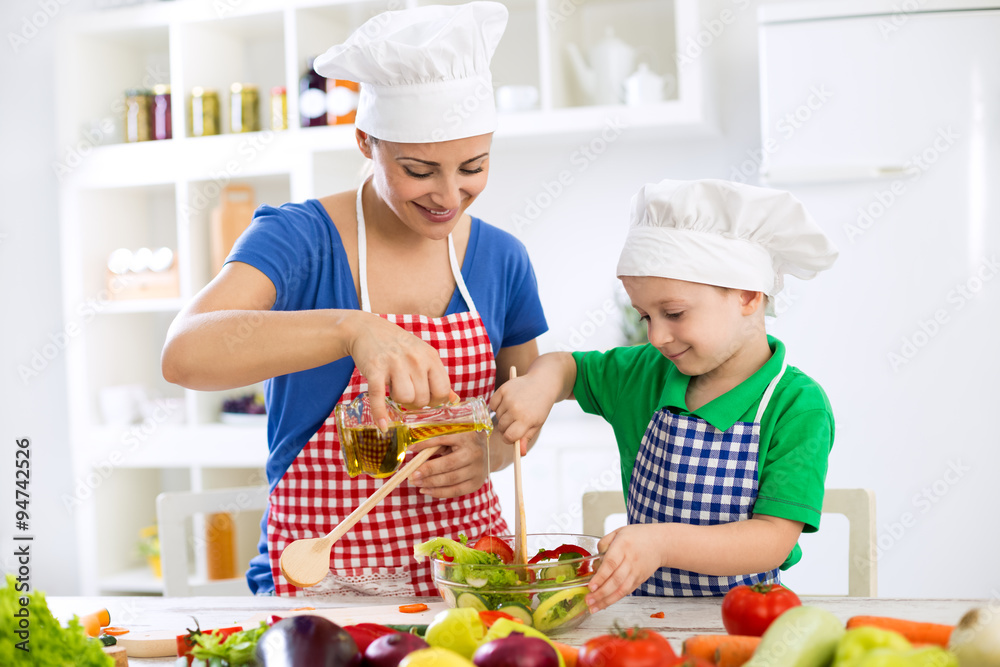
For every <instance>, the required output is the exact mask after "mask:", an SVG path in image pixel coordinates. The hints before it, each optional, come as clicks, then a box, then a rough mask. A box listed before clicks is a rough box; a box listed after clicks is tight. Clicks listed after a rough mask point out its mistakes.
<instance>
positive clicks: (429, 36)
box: [313, 2, 507, 143]
mask: <svg viewBox="0 0 1000 667" xmlns="http://www.w3.org/2000/svg"><path fill="white" fill-rule="evenodd" d="M506 27H507V8H506V7H504V6H503V5H502V4H500V3H499V2H470V3H468V4H464V5H458V6H451V7H447V6H440V5H427V6H424V7H417V8H414V9H404V10H400V11H392V12H384V13H382V14H379V15H377V16H375V17H373V18H371V19H369V20H368V21H366V22H365V23H364V24H363V25H362V26H361V27H360V28H358V29H357V30H355V31H354V33H353V34H352V35H351V36H350V37H348V38H347V41H346V42H344V43H343V44H338V45H337V46H334V47H331V48H330V49H329V50H328V51H327V52H326V53H324V54H323V55H321V56H319V57H318V58H316V60H315V61H314V62H313V68H314V69H315V70H316V72H317V73H319V74H321V75H323V76H325V77H327V78H328V79H347V80H349V81H356V82H358V83H360V84H361V94H360V98H359V100H358V112H357V117H356V120H355V125H356V126H357V127H358V129H360V130H362V131H364V132H366V133H368V134H370V135H372V136H373V137H376V138H378V139H384V140H386V141H398V142H403V143H429V142H436V141H449V140H451V139H462V138H464V137H473V136H476V135H480V134H487V133H490V132H493V131H494V130H495V129H496V125H497V118H496V109H495V107H494V103H493V78H492V76H491V75H490V59H491V58H492V57H493V52H494V51H496V48H497V44H499V42H500V37H501V35H503V31H504V29H505V28H506Z"/></svg>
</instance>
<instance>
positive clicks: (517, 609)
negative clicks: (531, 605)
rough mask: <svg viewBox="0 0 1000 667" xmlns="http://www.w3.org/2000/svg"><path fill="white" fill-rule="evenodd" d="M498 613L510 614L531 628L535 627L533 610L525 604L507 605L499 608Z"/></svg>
mask: <svg viewBox="0 0 1000 667" xmlns="http://www.w3.org/2000/svg"><path fill="white" fill-rule="evenodd" d="M497 611H502V612H504V613H506V614H510V615H511V616H513V617H514V618H516V619H518V620H520V621H522V622H523V623H524V624H525V625H527V626H528V627H529V628H530V627H531V626H532V625H534V620H533V619H532V618H531V610H530V609H528V608H527V607H525V606H524V605H523V604H505V605H501V606H500V607H498V608H497Z"/></svg>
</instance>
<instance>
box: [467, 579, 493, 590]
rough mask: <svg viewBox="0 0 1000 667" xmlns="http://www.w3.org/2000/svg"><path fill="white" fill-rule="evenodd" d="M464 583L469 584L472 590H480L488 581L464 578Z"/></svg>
mask: <svg viewBox="0 0 1000 667" xmlns="http://www.w3.org/2000/svg"><path fill="white" fill-rule="evenodd" d="M465 583H467V584H469V585H470V586H472V587H473V588H482V587H483V586H485V585H486V584H487V583H489V579H487V578H486V577H466V578H465Z"/></svg>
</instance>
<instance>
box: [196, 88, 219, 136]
mask: <svg viewBox="0 0 1000 667" xmlns="http://www.w3.org/2000/svg"><path fill="white" fill-rule="evenodd" d="M188 119H189V121H188V122H189V123H190V126H189V130H190V136H192V137H207V136H210V135H213V134H219V133H220V131H221V127H222V122H221V120H220V113H219V93H218V92H216V91H214V90H210V89H208V88H202V87H200V86H197V87H195V88H192V89H191V98H190V101H189V104H188Z"/></svg>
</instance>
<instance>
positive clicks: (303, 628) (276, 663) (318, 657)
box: [256, 615, 361, 667]
mask: <svg viewBox="0 0 1000 667" xmlns="http://www.w3.org/2000/svg"><path fill="white" fill-rule="evenodd" d="M256 658H257V663H256V664H257V665H259V666H260V667H360V665H361V651H359V650H358V645H357V644H355V643H354V640H353V639H352V638H351V635H349V634H348V633H347V631H346V630H344V629H343V628H342V627H340V626H339V625H337V624H336V623H334V622H333V621H329V620H327V619H325V618H323V617H322V616H312V615H302V616H290V617H288V618H283V619H281V620H280V621H278V622H277V623H275V624H274V625H272V626H271V627H270V628H268V629H267V631H265V632H264V634H262V635H261V636H260V639H259V640H258V641H257V652H256Z"/></svg>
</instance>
